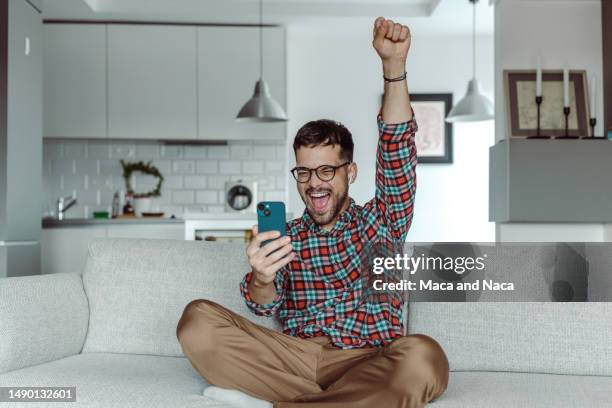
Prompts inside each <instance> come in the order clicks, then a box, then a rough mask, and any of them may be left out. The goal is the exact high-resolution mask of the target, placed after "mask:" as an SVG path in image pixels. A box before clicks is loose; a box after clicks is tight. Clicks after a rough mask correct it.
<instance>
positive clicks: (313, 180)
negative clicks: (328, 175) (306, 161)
mask: <svg viewBox="0 0 612 408" xmlns="http://www.w3.org/2000/svg"><path fill="white" fill-rule="evenodd" d="M322 184H323V182H322V181H321V179H320V178H319V177H318V176H317V172H316V171H313V172H312V175H311V176H310V180H309V181H308V185H309V187H312V188H317V187H320V186H321V185H322Z"/></svg>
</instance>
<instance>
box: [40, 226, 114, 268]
mask: <svg viewBox="0 0 612 408" xmlns="http://www.w3.org/2000/svg"><path fill="white" fill-rule="evenodd" d="M105 236H106V228H104V227H98V226H95V227H88V228H49V229H43V233H42V242H41V258H42V273H43V274H46V273H76V274H82V273H83V269H84V268H85V261H86V260H87V246H88V245H89V242H90V241H91V240H93V239H95V238H102V237H105Z"/></svg>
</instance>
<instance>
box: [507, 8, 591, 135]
mask: <svg viewBox="0 0 612 408" xmlns="http://www.w3.org/2000/svg"><path fill="white" fill-rule="evenodd" d="M495 37H496V39H495V42H496V44H495V46H496V61H495V64H496V90H497V93H496V99H497V100H496V117H497V126H496V128H497V132H496V133H497V136H496V138H497V139H502V138H505V137H506V130H505V128H506V122H505V109H506V107H505V106H506V105H505V103H504V102H505V95H504V93H503V70H505V69H535V67H536V63H537V55H538V53H541V54H542V66H543V68H544V69H562V68H563V67H564V66H565V65H566V64H567V65H568V66H569V68H570V69H576V70H586V71H587V75H588V76H590V75H591V74H595V75H596V76H597V82H598V84H599V86H598V87H599V90H598V95H597V96H598V97H597V118H598V119H599V120H598V122H599V123H598V125H597V128H596V129H595V131H596V133H597V134H598V135H602V134H603V92H602V88H603V85H602V84H603V55H602V49H603V48H602V27H601V0H549V1H540V0H538V1H536V0H498V3H497V5H496V6H495ZM589 89H590V87H589Z"/></svg>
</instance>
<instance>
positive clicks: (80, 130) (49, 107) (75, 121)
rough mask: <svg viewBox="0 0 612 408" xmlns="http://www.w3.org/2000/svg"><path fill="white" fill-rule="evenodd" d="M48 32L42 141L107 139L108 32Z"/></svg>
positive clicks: (99, 27)
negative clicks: (79, 138)
mask: <svg viewBox="0 0 612 408" xmlns="http://www.w3.org/2000/svg"><path fill="white" fill-rule="evenodd" d="M43 29H44V40H43V41H44V45H43V89H44V90H43V136H45V137H87V138H105V137H106V26H105V25H103V24H46V25H44V28H43Z"/></svg>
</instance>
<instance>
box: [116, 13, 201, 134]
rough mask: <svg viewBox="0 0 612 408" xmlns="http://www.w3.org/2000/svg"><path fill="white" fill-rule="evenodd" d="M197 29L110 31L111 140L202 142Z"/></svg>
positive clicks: (133, 27)
mask: <svg viewBox="0 0 612 408" xmlns="http://www.w3.org/2000/svg"><path fill="white" fill-rule="evenodd" d="M196 60H197V54H196V27H192V26H168V25H159V26H155V25H121V24H118V25H109V26H108V136H109V137H111V138H145V139H195V138H197V87H196V83H197V74H196V64H197V61H196Z"/></svg>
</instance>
